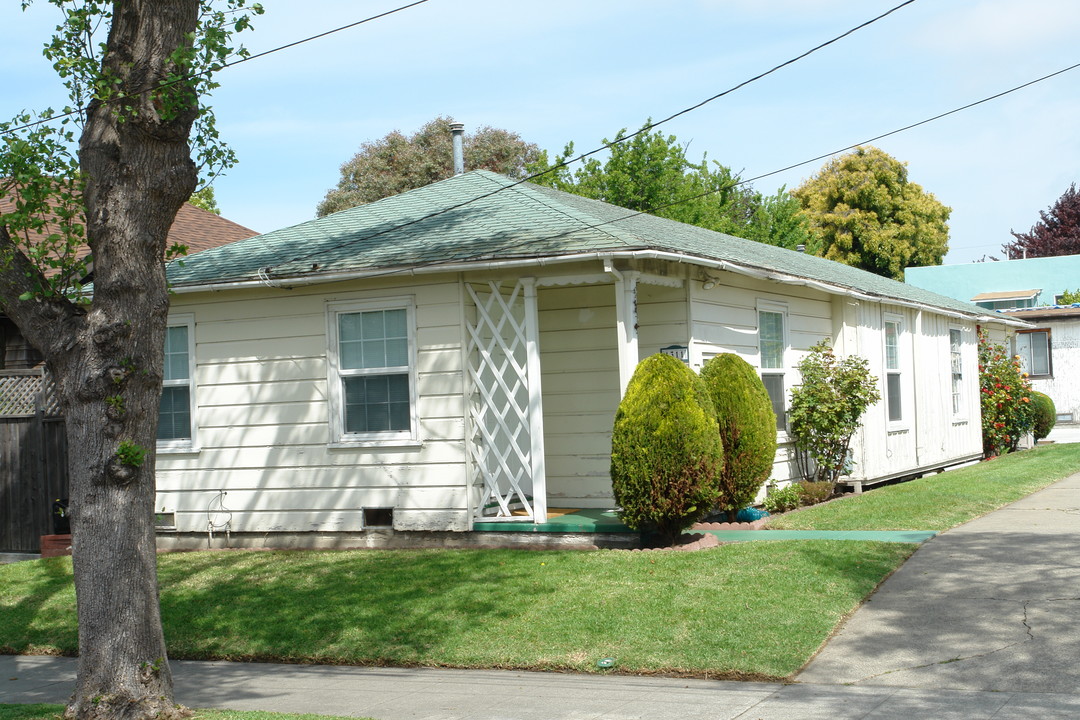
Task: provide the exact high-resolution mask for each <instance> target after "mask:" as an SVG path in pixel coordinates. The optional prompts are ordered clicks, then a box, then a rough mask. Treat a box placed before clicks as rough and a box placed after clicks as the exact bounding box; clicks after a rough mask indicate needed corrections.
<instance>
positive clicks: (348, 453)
mask: <svg viewBox="0 0 1080 720" xmlns="http://www.w3.org/2000/svg"><path fill="white" fill-rule="evenodd" d="M400 297H410V298H411V299H412V301H413V303H414V307H415V321H416V326H417V329H416V337H417V342H418V352H417V396H418V397H417V412H418V415H419V427H420V433H421V439H422V444H421V445H420V446H418V447H407V448H402V447H386V448H372V447H363V446H359V447H334V448H331V447H328V443H329V440H330V436H329V422H328V415H327V413H328V412H329V405H328V403H327V399H326V394H327V393H326V382H327V377H326V372H327V371H326V352H327V337H326V322H327V320H326V308H327V305H326V303H327V302H328V301H329V300H334V301H338V300H377V299H381V298H400ZM461 303H462V300H461V296H460V286H459V285H458V283H457V281H456V279H447V278H441V277H434V278H430V279H427V280H424V281H420V282H417V281H416V279H415V278H386V279H381V280H377V281H366V282H364V283H363V284H361V283H358V282H354V283H338V284H335V285H333V286H310V287H300V288H296V289H293V290H275V289H266V290H245V291H240V292H230V293H228V294H227V295H225V294H217V293H206V294H197V295H196V294H192V295H178V296H175V297H174V298H173V299H172V305H173V307H172V310H173V312H184V313H192V314H194V316H195V322H196V330H195V346H196V351H195V356H196V364H197V367H196V397H197V401H198V404H199V406H200V411H199V414H198V422H199V428H200V434H199V443H200V451H199V452H197V453H185V454H171V453H162V454H159V456H158V486H159V503H158V504H159V506H160V505H161V504H162V503H165V504H167V505H168V506H169V507H168V509H169V510H171V511H174V512H176V513H177V517H178V520H177V522H178V524H179V523H180V522H181V520H180V518H196V517H198V515H199V514H200V513H202V514H203V515H204V516H205V511H206V503H207V502H209V499H210V497H209V496H211V495H214V494H215V493H216V491H217V490H220V489H225V490H226V491H227V492H228V495H227V498H226V506H227V507H229V508H230V509H231V510H232V511H233V513H234V519H233V523H232V529H233V530H234V531H241V530H243V529H244V528H247V527H250V528H255V529H257V530H259V531H271V530H273V529H277V530H295V531H307V530H334V529H339V530H346V529H347V530H357V529H359V528H360V524H361V519H362V512H361V511H362V508H363V507H398V506H400V507H402V508H403V510H407V512H404V513H403V514H400V515H399V513H395V516H394V517H395V523H398V522H399V520H400V521H401V522H404V523H405V524H407V525H408V526H409V527H411V528H414V529H426V530H446V529H459V530H460V529H467V525H468V523H467V513H465V512H463V510H464V509H465V508H466V501H467V497H466V492H465V482H466V474H465V469H464V463H465V448H464V435H465V431H464V422H463V419H462V416H463V411H464V401H463V396H462V391H463V390H462V388H463V381H462V374H461V370H462V351H461V325H460V323H461V314H462V307H461ZM445 509H450V512H448V513H446V512H443V510H445ZM354 511H355V512H354ZM350 513H352V514H350ZM249 515H250V517H248V516H249ZM462 518H465V519H466V521H465V522H464V525H463V524H462ZM428 521H431V522H433V523H435V524H434V525H431V526H429V527H421V525H423V524H424V523H425V522H428ZM185 522H186V521H185ZM438 523H443V524H442V525H440V524H438ZM447 523H448V524H447ZM197 524H198V523H196V525H197ZM202 525H203V528H205V520H204V521H203V522H202ZM180 529H182V530H192V529H194V530H199V529H200V528H198V527H194V528H180Z"/></svg>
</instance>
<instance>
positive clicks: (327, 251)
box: [169, 170, 990, 317]
mask: <svg viewBox="0 0 1080 720" xmlns="http://www.w3.org/2000/svg"><path fill="white" fill-rule="evenodd" d="M634 251H657V252H662V253H671V254H674V255H679V256H683V257H685V258H686V260H687V261H688V262H694V260H695V259H697V260H698V261H711V262H721V263H728V264H731V265H736V266H740V267H743V268H746V269H749V270H754V271H759V272H762V273H773V274H778V275H784V276H790V277H792V278H795V279H805V280H810V281H813V282H817V283H821V284H825V285H829V286H833V287H839V288H842V289H847V290H851V291H854V292H858V293H862V294H865V295H869V296H874V297H879V298H881V299H882V300H883V301H886V302H887V301H888V300H890V299H892V300H898V301H902V302H910V303H916V304H922V305H930V306H935V307H939V308H942V309H946V310H951V311H954V312H958V313H962V314H965V315H971V316H981V317H985V316H988V315H989V314H990V313H988V311H987V310H986V309H984V308H980V307H979V306H977V305H974V304H972V303H969V302H965V301H962V300H956V299H953V298H949V297H946V296H944V295H940V294H938V293H935V292H932V291H930V290H925V289H923V288H919V287H917V286H914V285H908V284H905V283H902V282H899V281H896V280H892V279H890V278H885V277H881V276H879V275H875V274H873V273H870V272H867V271H865V270H860V269H858V268H854V267H851V266H848V265H843V264H841V263H837V262H834V261H832V260H826V259H824V258H820V257H817V256H814V255H808V254H805V253H800V252H796V251H793V250H787V249H785V248H780V247H776V246H772V245H767V244H764V243H759V242H755V241H752V240H746V239H744V238H739V237H735V236H732V235H727V234H724V233H720V232H716V231H713V230H707V229H705V228H700V227H697V226H694V225H687V224H685V223H680V222H677V221H675V220H669V219H667V218H661V217H657V216H654V215H649V214H646V213H638V212H634V211H631V210H627V209H625V208H621V207H618V206H616V205H611V204H609V203H605V202H602V201H599V200H592V199H590V198H584V197H581V196H578V195H573V194H571V193H567V192H564V191H561V190H556V189H553V188H547V187H542V186H539V185H534V184H532V183H528V182H518V181H514V180H512V179H510V178H508V177H505V176H503V175H499V174H497V173H493V172H490V171H487V170H473V171H471V172H467V173H464V174H462V175H456V176H454V177H451V178H448V179H446V180H441V181H439V182H436V183H432V184H430V185H426V186H424V187H421V188H417V189H415V190H409V191H406V192H403V193H401V194H398V195H394V196H391V197H387V198H383V199H381V200H377V201H375V202H373V203H368V204H366V205H360V206H357V207H354V208H349V209H347V210H342V211H340V212H337V213H334V214H332V215H327V216H325V217H322V218H316V219H314V220H309V221H307V222H303V223H300V224H298V225H294V226H291V227H287V228H282V229H280V230H275V231H272V232H269V233H265V234H263V235H257V236H255V237H252V238H249V239H247V240H241V241H239V242H235V243H231V244H229V245H224V246H221V247H219V248H214V249H211V250H207V251H205V252H202V253H199V254H198V255H196V256H194V257H191V258H186V259H185V261H184V263H183V266H182V267H180V266H179V265H178V264H176V263H174V264H172V265H171V266H170V269H169V275H170V281H171V282H172V283H173V286H174V287H177V288H179V287H183V286H203V285H212V284H227V283H232V282H245V281H257V280H266V279H267V278H272V279H274V280H280V281H287V280H289V279H294V280H295V279H300V278H310V279H316V280H317V278H318V276H320V275H340V274H341V273H349V272H356V273H362V272H376V271H385V272H386V273H388V274H389V273H392V272H410V271H416V270H419V269H424V268H430V267H438V266H449V265H459V264H467V263H471V262H476V263H480V262H486V261H491V260H527V259H530V258H537V259H540V258H545V257H557V256H565V255H579V254H583V253H614V254H619V253H622V252H634Z"/></svg>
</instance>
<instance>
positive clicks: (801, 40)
mask: <svg viewBox="0 0 1080 720" xmlns="http://www.w3.org/2000/svg"><path fill="white" fill-rule="evenodd" d="M899 2H900V0H884V1H882V0H670V1H669V2H666V3H657V2H655V0H653V1H651V2H645V1H639V0H545V1H544V2H515V1H513V0H464V1H463V0H458V1H457V2H450V1H449V0H429V2H427V3H426V4H424V5H420V6H418V7H416V8H413V9H410V10H406V11H404V12H401V13H398V14H396V15H393V16H391V17H388V18H385V19H382V20H378V21H375V22H372V23H368V24H366V25H362V26H360V27H357V28H354V29H352V30H348V31H345V32H343V33H340V34H337V35H334V36H331V37H329V38H324V39H321V40H317V41H314V42H312V43H308V44H306V45H302V46H299V47H296V48H292V49H289V50H286V51H283V52H281V53H277V54H274V55H271V56H268V57H266V58H262V59H259V60H256V61H253V62H250V63H246V64H244V65H241V66H238V67H236V68H232V69H229V70H227V71H225V72H223V73H222V74H221V75H220V77H219V79H220V81H221V83H222V87H221V88H219V89H218V90H217V91H216V93H215V95H214V98H213V104H214V106H215V108H216V111H217V114H218V118H219V126H220V129H221V131H222V134H223V136H224V137H225V138H226V140H228V141H229V142H230V143H231V144H232V145H233V147H234V148H235V150H236V151H237V153H238V154H239V156H240V164H239V165H238V166H237V167H235V168H233V169H232V170H231V171H230V172H229V174H228V175H227V176H225V177H222V178H219V179H218V180H217V181H216V182H215V188H216V193H217V198H218V203H219V204H220V206H221V207H222V210H223V214H224V215H225V216H227V217H229V218H230V219H232V220H235V221H236V222H239V223H241V224H243V225H246V226H248V227H251V228H253V229H255V230H258V231H260V232H265V231H269V230H274V229H277V228H280V227H285V226H288V225H293V224H296V223H299V222H303V221H305V220H308V219H310V218H312V217H314V211H315V206H316V204H317V203H318V202H319V200H321V199H322V197H323V196H324V195H325V193H326V191H327V190H328V189H330V188H332V187H333V186H334V185H336V183H337V179H338V177H339V171H338V168H339V167H340V165H341V163H343V162H345V161H346V160H347V159H349V158H350V157H351V156H352V155H353V154H354V153H355V152H356V151H357V149H358V148H359V146H360V144H361V143H362V142H364V141H366V140H373V139H377V138H379V137H382V136H383V135H385V134H386V133H388V132H389V131H391V130H394V129H398V130H401V131H402V132H405V133H407V134H408V133H411V132H413V131H415V130H416V129H417V128H419V127H420V126H421V125H422V124H423V123H424V122H426V121H427V120H430V119H431V118H433V117H435V116H436V115H448V116H453V117H454V118H456V119H458V120H460V121H462V122H464V123H465V124H466V126H467V129H470V130H471V129H475V128H476V127H478V126H481V125H491V126H493V127H500V128H506V129H508V130H512V131H514V132H517V133H519V134H520V135H521V136H522V137H523V138H524V139H525V140H527V141H530V142H535V143H537V144H538V145H540V147H542V148H545V149H548V150H553V151H558V150H561V148H562V147H563V145H564V144H565V143H566V142H567V141H570V140H573V141H574V142H575V145H576V147H577V149H578V150H579V151H580V150H585V149H592V148H594V147H596V146H597V145H599V142H600V140H601V139H602V138H604V137H612V136H613V135H614V134H615V133H616V132H617V131H618V130H619V129H620V128H623V127H628V128H637V127H639V126H640V125H641V124H642V123H643V122H644V121H645V119H646V118H648V117H650V116H651V117H652V118H654V119H659V118H663V117H667V116H668V115H671V114H672V113H675V112H677V111H679V110H682V109H683V108H686V107H689V106H691V105H694V104H696V103H697V102H699V101H701V100H703V99H705V98H707V97H710V96H712V95H714V94H716V93H718V92H721V91H723V90H725V89H727V88H729V87H732V86H734V85H736V84H738V83H740V82H742V81H744V80H746V79H748V78H750V77H752V76H754V75H756V74H758V73H760V72H763V71H764V70H767V69H769V68H771V67H773V66H774V65H777V64H779V63H781V62H784V61H786V60H788V59H790V58H792V57H794V56H796V55H799V54H801V53H803V52H805V51H806V50H808V49H810V48H811V47H813V46H815V45H817V44H819V43H821V42H824V41H825V40H828V39H830V38H832V37H834V36H836V35H839V34H840V33H842V32H844V31H846V30H848V29H850V28H852V27H854V26H856V25H858V24H860V23H862V22H864V21H866V20H869V19H870V18H872V17H874V16H876V15H878V14H880V13H882V12H884V11H886V10H887V9H889V8H891V7H893V6H895V5H897V4H899ZM400 4H404V2H396V1H394V0H391V1H390V2H383V1H382V0H380V1H379V2H375V1H373V0H364V1H359V0H307V1H306V2H303V3H300V2H295V0H293V1H288V0H263V5H264V6H265V7H266V10H267V12H266V14H265V15H264V16H262V17H261V18H258V19H257V21H256V29H255V31H254V32H252V33H247V34H245V37H244V41H245V43H246V44H247V46H248V47H249V48H250V49H251V50H252V51H253V52H260V51H262V50H266V49H270V48H272V47H276V46H278V45H282V44H285V43H287V42H291V41H294V40H297V39H300V38H303V37H306V36H309V35H313V34H316V33H319V32H322V31H325V30H328V29H331V28H333V27H337V26H340V25H344V24H346V23H350V22H355V21H356V20H360V19H363V18H365V17H368V16H370V15H374V14H377V13H379V12H383V11H385V10H389V9H392V8H394V7H397V6H398V5H400ZM18 5H19V4H18V3H17V2H14V0H7V2H5V3H3V6H2V7H0V87H2V88H3V93H2V95H0V97H2V101H0V116H2V117H5V118H6V117H10V116H12V115H14V114H15V113H16V112H18V111H19V110H22V109H28V108H33V109H42V108H45V107H50V106H52V107H59V106H62V105H63V104H64V102H65V98H64V95H63V90H62V88H61V87H60V85H59V83H58V82H57V81H56V80H55V78H54V76H53V74H52V71H51V69H50V68H49V66H48V64H47V63H46V61H45V60H44V59H43V58H42V57H41V52H40V49H41V46H42V44H43V43H44V42H45V40H46V39H47V37H48V34H49V30H50V29H51V27H52V26H53V25H55V24H56V21H57V19H58V13H57V11H56V10H55V9H54V8H53V7H52V6H50V5H48V4H47V3H46V2H45V0H36V2H35V3H34V4H33V5H32V6H31V8H30V10H29V11H27V12H20V11H19V8H18ZM1078 31H1080V3H1077V2H1075V0H950V1H949V2H942V1H941V0H917V1H916V2H914V3H913V4H911V5H909V6H907V7H905V8H902V9H900V10H898V11H897V12H896V13H894V14H893V15H890V16H889V17H888V18H885V19H883V20H881V21H879V22H877V23H875V24H873V25H871V26H870V27H868V28H865V29H863V30H860V31H859V32H858V33H856V34H854V35H852V36H850V37H848V38H846V39H844V40H841V41H839V42H837V43H835V44H833V45H831V46H829V47H828V48H825V49H823V50H821V51H818V52H817V53H815V54H814V55H811V56H810V57H808V58H806V59H804V60H802V61H800V62H798V63H796V64H794V65H792V66H790V67H787V68H784V69H782V70H780V71H778V72H777V73H775V74H773V75H770V76H769V77H767V78H765V79H763V80H760V81H758V82H755V83H753V84H752V85H750V86H748V87H746V88H743V89H741V90H738V91H736V92H735V93H732V94H731V95H729V96H727V97H724V98H721V99H719V100H716V101H714V102H712V103H710V104H708V105H706V106H704V107H703V108H701V109H698V110H695V111H694V112H691V113H689V114H687V115H684V116H682V117H680V118H677V119H675V120H673V121H671V122H670V123H667V124H666V125H664V126H662V127H663V129H664V131H665V132H667V133H670V134H673V135H675V136H676V137H678V139H679V141H680V142H682V143H689V155H690V156H691V157H692V158H699V157H700V156H701V154H702V153H704V152H707V153H708V156H709V158H711V159H714V160H718V161H720V162H722V163H723V164H725V165H728V166H729V167H731V168H732V169H733V170H735V171H736V172H739V173H741V174H742V176H743V177H746V178H750V177H755V176H758V175H762V174H765V173H769V172H772V171H775V170H777V169H780V168H782V167H785V166H788V165H792V164H794V163H798V162H801V161H804V160H808V159H810V158H813V157H815V156H818V155H824V154H827V153H830V152H833V151H835V150H838V149H840V148H844V147H846V146H848V145H852V144H856V143H859V142H863V141H865V140H867V139H869V138H872V137H874V136H876V135H880V134H882V133H885V132H889V131H891V130H894V129H896V128H899V127H902V126H905V125H908V124H910V123H913V122H918V121H920V120H923V119H925V118H928V117H931V116H933V115H936V114H938V113H941V112H944V111H947V110H950V109H952V108H954V107H957V106H960V105H963V104H966V103H969V102H973V101H975V100H979V99H981V98H983V97H986V96H989V95H992V94H995V93H998V92H1001V91H1003V90H1007V89H1009V88H1011V87H1014V86H1016V85H1020V84H1022V83H1025V82H1028V81H1030V80H1033V79H1035V78H1037V77H1040V76H1043V75H1046V74H1049V73H1051V72H1054V71H1057V70H1060V69H1062V68H1065V67H1067V66H1069V65H1072V64H1074V63H1077V62H1080V50H1078V49H1077V45H1076V43H1075V37H1076V35H1077V32H1078ZM1078 87H1080V69H1077V70H1074V71H1071V72H1069V73H1065V74H1063V75H1060V76H1058V77H1056V78H1053V79H1051V80H1048V81H1046V82H1043V83H1040V84H1038V85H1036V86H1034V87H1030V88H1027V89H1025V90H1022V91H1020V92H1017V93H1014V94H1012V95H1009V96H1007V97H1005V98H1001V99H999V100H995V101H993V102H991V103H987V104H984V105H981V106H979V107H977V108H974V109H971V110H967V111H965V112H963V113H959V114H957V115H953V116H951V117H949V118H946V119H943V120H939V121H937V122H934V123H931V124H928V125H925V126H922V127H920V128H917V129H914V130H910V131H907V132H905V133H901V134H899V135H895V136H892V137H889V138H886V139H883V140H880V141H878V142H876V143H874V144H875V145H877V146H878V147H881V148H882V149H883V150H885V151H886V152H888V153H890V154H892V155H893V156H895V157H897V158H898V159H900V160H902V161H905V162H906V163H907V164H908V172H909V179H910V180H911V181H912V182H916V183H918V184H920V185H922V187H923V188H924V189H925V190H927V191H928V192H931V193H933V194H934V195H935V196H936V197H937V198H938V199H939V200H940V201H941V202H943V203H944V204H946V205H948V206H950V207H951V208H952V209H953V212H952V217H951V219H950V231H951V232H950V235H951V239H950V252H949V254H948V256H947V257H946V262H947V263H962V262H969V261H971V260H974V259H978V258H980V257H982V256H983V255H997V256H1000V255H1001V252H1000V250H1001V245H1002V244H1003V243H1005V242H1008V241H1010V240H1011V239H1012V237H1011V235H1009V230H1010V229H1014V230H1017V231H1026V230H1027V229H1028V228H1030V226H1031V225H1032V224H1033V223H1034V222H1035V221H1036V220H1038V213H1039V211H1040V210H1043V209H1045V208H1046V207H1048V206H1049V205H1050V204H1051V203H1053V201H1054V200H1056V199H1057V198H1058V197H1059V196H1060V195H1061V194H1062V193H1063V192H1064V191H1065V190H1066V189H1067V188H1068V186H1069V184H1070V183H1072V182H1075V181H1077V180H1080V168H1078V166H1077V159H1078V158H1080V133H1078V132H1077V128H1080V94H1078V93H1077V89H1078ZM823 162H824V161H823V160H821V161H815V162H813V163H811V164H809V165H804V166H802V167H800V168H797V169H795V170H791V171H787V172H784V173H781V174H779V175H775V176H772V177H768V178H766V179H763V180H760V181H757V182H755V183H754V186H755V187H756V188H757V189H758V190H761V191H764V192H770V193H771V192H773V191H775V190H776V189H777V188H778V187H779V186H780V185H786V186H787V187H789V188H791V187H794V186H797V185H798V184H800V183H801V182H802V181H804V180H805V179H806V178H808V177H809V176H811V175H812V174H813V173H815V172H816V171H817V170H818V169H819V168H820V167H821V165H822V164H823Z"/></svg>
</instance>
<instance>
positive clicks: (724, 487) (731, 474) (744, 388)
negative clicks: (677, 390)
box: [701, 353, 776, 520]
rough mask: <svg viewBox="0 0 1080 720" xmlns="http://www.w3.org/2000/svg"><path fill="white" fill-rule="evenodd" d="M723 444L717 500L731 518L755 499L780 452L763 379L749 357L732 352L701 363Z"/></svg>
mask: <svg viewBox="0 0 1080 720" xmlns="http://www.w3.org/2000/svg"><path fill="white" fill-rule="evenodd" d="M701 379H702V381H704V383H705V387H706V388H708V390H709V396H710V397H711V398H712V401H713V405H714V406H715V407H716V417H717V421H718V423H719V429H720V441H721V442H722V443H723V445H724V469H723V471H722V472H721V473H720V482H719V491H720V492H719V495H718V497H717V501H716V506H717V508H719V509H720V510H726V511H727V513H728V519H729V520H734V519H735V514H736V513H737V512H738V511H739V510H741V509H742V508H744V507H747V506H749V505H751V504H752V503H753V502H754V500H755V499H756V498H757V494H758V491H759V490H761V486H762V485H763V484H764V483H765V481H766V480H768V479H769V475H770V474H771V473H772V468H773V461H774V459H775V458H776V413H774V412H773V409H772V403H771V402H770V400H769V393H768V392H767V391H766V390H765V385H764V384H763V383H762V382H761V378H760V377H758V374H757V371H756V370H754V368H753V367H752V366H751V365H750V363H748V362H746V361H745V360H743V359H742V358H741V357H739V356H738V355H735V354H733V353H724V354H722V355H717V356H716V357H713V358H710V359H709V360H708V361H707V362H706V363H705V366H704V367H702V368H701Z"/></svg>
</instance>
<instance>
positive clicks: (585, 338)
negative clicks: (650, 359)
mask: <svg viewBox="0 0 1080 720" xmlns="http://www.w3.org/2000/svg"><path fill="white" fill-rule="evenodd" d="M614 287H615V286H614V285H613V284H602V285H571V286H554V287H541V288H540V289H539V291H538V298H537V299H538V307H539V320H540V369H541V388H542V390H543V407H544V428H545V437H544V440H545V445H544V450H545V453H544V458H545V466H546V468H547V497H548V506H549V507H604V506H610V504H611V480H610V477H609V475H608V469H609V466H610V464H611V457H610V453H611V426H612V423H613V422H614V418H615V409H616V408H617V407H618V404H619V356H618V352H617V348H616V331H615V290H614ZM642 289H644V288H643V287H642V286H640V285H639V292H640V291H641V290H642ZM570 428H573V430H570Z"/></svg>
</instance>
